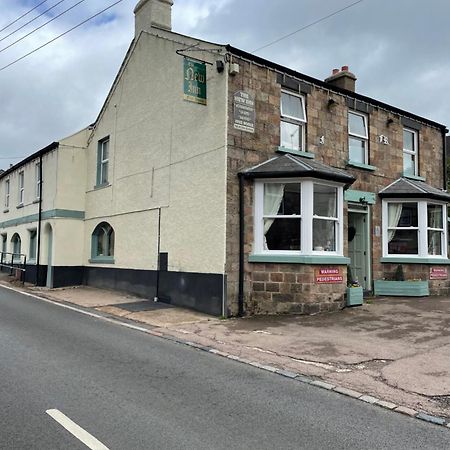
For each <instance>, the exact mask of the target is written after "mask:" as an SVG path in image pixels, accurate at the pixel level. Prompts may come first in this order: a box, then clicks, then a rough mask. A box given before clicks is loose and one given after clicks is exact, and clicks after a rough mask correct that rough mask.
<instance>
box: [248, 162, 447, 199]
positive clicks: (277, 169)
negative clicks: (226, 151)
mask: <svg viewBox="0 0 450 450" xmlns="http://www.w3.org/2000/svg"><path fill="white" fill-rule="evenodd" d="M241 175H242V176H244V177H246V178H283V177H284V178H286V177H309V178H318V179H322V180H329V181H337V182H340V183H344V184H347V185H350V184H352V183H353V182H354V181H355V177H354V176H353V175H351V174H350V173H348V172H346V171H345V170H342V169H338V168H336V167H331V166H328V165H326V164H324V163H322V162H319V161H316V160H313V159H309V158H302V157H301V156H295V155H282V156H276V157H275V158H272V159H269V160H268V161H265V162H263V163H261V164H258V165H257V166H254V167H251V168H249V169H246V170H244V171H243V172H241ZM449 198H450V197H449Z"/></svg>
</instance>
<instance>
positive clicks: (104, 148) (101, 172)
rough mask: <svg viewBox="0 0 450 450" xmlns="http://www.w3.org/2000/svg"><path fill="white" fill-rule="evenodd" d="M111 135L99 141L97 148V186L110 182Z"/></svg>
mask: <svg viewBox="0 0 450 450" xmlns="http://www.w3.org/2000/svg"><path fill="white" fill-rule="evenodd" d="M108 172H109V137H107V138H105V139H102V140H101V141H99V142H98V149H97V186H102V185H105V184H108V175H109V174H108Z"/></svg>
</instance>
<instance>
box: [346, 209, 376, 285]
mask: <svg viewBox="0 0 450 450" xmlns="http://www.w3.org/2000/svg"><path fill="white" fill-rule="evenodd" d="M348 256H349V258H350V268H351V270H352V276H353V279H355V280H358V282H359V284H360V285H361V286H362V288H363V289H364V290H365V291H370V290H371V285H372V280H371V267H370V233H369V208H368V206H366V205H361V204H358V203H356V204H352V203H349V205H348Z"/></svg>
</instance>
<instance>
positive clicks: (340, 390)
mask: <svg viewBox="0 0 450 450" xmlns="http://www.w3.org/2000/svg"><path fill="white" fill-rule="evenodd" d="M0 285H1V286H3V287H4V288H6V289H9V290H12V291H15V292H19V293H21V294H24V295H26V296H28V297H32V298H35V299H38V300H41V301H45V302H48V303H53V304H54V305H58V306H61V307H63V308H67V309H70V310H72V311H75V312H79V313H81V314H85V315H89V316H91V317H95V318H98V319H102V320H105V321H107V322H112V323H115V324H117V325H120V326H125V327H127V328H130V329H133V330H135V331H140V332H142V333H146V334H150V335H152V336H154V337H157V338H160V339H165V340H168V341H171V342H174V343H176V344H180V345H185V346H187V347H191V348H193V349H196V350H200V351H204V352H207V353H210V354H212V355H217V356H220V357H223V358H227V359H231V360H233V361H236V362H239V363H241V364H246V365H251V366H253V367H256V368H258V369H261V370H265V371H267V372H271V373H276V374H277V375H281V376H283V377H285V378H289V379H291V380H294V381H297V382H300V383H305V384H309V385H312V386H316V387H319V388H321V389H325V390H327V391H332V392H335V393H337V394H341V395H345V396H347V397H351V398H354V399H355V400H360V401H363V402H365V403H369V404H372V405H376V406H379V407H382V408H384V409H388V410H389V411H393V412H397V413H400V414H404V415H407V416H409V417H414V418H416V419H419V420H423V421H425V422H428V423H432V424H434V425H439V426H443V427H445V428H448V429H450V421H449V420H447V419H445V418H443V417H437V416H433V415H430V414H427V413H426V412H422V411H416V410H414V409H411V408H408V407H406V406H401V405H396V404H395V403H392V402H388V401H385V400H382V399H379V398H376V397H373V396H370V395H365V394H362V393H360V392H357V391H354V390H352V389H348V388H345V387H341V386H335V385H332V384H330V383H327V382H325V381H322V380H320V379H315V378H310V377H307V376H305V375H302V374H300V373H297V372H291V371H288V370H284V369H279V368H278V367H274V366H270V365H265V364H260V363H258V362H255V361H250V360H248V359H244V358H241V357H239V356H236V355H231V354H229V353H225V352H222V351H221V350H218V349H215V348H212V347H207V346H203V345H200V344H197V343H195V342H191V341H187V340H184V339H179V338H176V337H174V336H171V335H170V334H167V333H161V332H159V331H154V330H152V329H150V328H143V327H139V326H136V325H130V324H128V323H126V322H124V321H123V320H121V318H117V317H114V318H110V317H107V316H104V315H102V314H99V313H98V312H96V313H92V312H89V311H85V310H83V309H80V308H78V307H74V306H69V305H66V304H64V303H62V302H58V301H55V300H51V299H48V298H45V297H41V296H39V295H36V294H34V293H33V294H31V293H29V292H27V291H26V290H22V289H17V288H14V287H10V286H6V285H5V284H4V283H0ZM108 316H111V315H108Z"/></svg>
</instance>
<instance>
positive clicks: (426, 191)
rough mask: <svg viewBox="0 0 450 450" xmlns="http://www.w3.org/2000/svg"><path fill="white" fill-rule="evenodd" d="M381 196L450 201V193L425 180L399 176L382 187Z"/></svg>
mask: <svg viewBox="0 0 450 450" xmlns="http://www.w3.org/2000/svg"><path fill="white" fill-rule="evenodd" d="M378 195H379V196H380V197H381V198H393V197H398V198H429V199H435V200H443V201H445V202H450V194H448V193H447V192H444V191H442V190H441V189H437V188H435V187H433V186H430V185H429V184H427V183H424V182H423V181H416V180H410V179H408V178H399V179H398V180H396V181H394V182H393V183H391V184H390V185H389V186H387V187H385V188H384V189H382V190H381V191H380V192H379V194H378Z"/></svg>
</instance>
